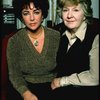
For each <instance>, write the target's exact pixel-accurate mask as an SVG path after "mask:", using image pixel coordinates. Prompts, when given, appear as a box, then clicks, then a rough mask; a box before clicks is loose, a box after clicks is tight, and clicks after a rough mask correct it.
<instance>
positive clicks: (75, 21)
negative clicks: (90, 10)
mask: <svg viewBox="0 0 100 100" xmlns="http://www.w3.org/2000/svg"><path fill="white" fill-rule="evenodd" d="M62 19H63V21H64V23H65V25H66V26H67V27H68V28H69V29H72V30H77V29H78V28H79V26H80V25H81V23H82V22H83V21H84V20H85V16H84V12H83V10H82V7H81V5H80V4H78V5H70V6H67V7H66V6H65V7H63V9H62Z"/></svg>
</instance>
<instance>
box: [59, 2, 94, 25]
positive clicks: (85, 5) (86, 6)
mask: <svg viewBox="0 0 100 100" xmlns="http://www.w3.org/2000/svg"><path fill="white" fill-rule="evenodd" d="M78 4H81V6H82V10H83V12H84V16H85V17H86V21H87V23H90V22H91V19H92V17H93V10H92V8H91V0H58V6H57V13H58V15H59V16H60V17H61V18H62V9H63V7H64V6H69V5H78Z"/></svg>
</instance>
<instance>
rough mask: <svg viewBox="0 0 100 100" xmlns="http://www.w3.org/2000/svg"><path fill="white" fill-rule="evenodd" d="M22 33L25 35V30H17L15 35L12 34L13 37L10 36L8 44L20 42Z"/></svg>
mask: <svg viewBox="0 0 100 100" xmlns="http://www.w3.org/2000/svg"><path fill="white" fill-rule="evenodd" d="M23 33H25V29H24V28H22V29H18V30H17V31H16V32H15V33H14V35H13V36H11V37H10V38H9V40H8V41H9V42H18V41H21V40H22V37H23V36H22V35H23Z"/></svg>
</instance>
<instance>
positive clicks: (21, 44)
mask: <svg viewBox="0 0 100 100" xmlns="http://www.w3.org/2000/svg"><path fill="white" fill-rule="evenodd" d="M44 32H45V40H44V46H43V50H42V52H41V53H38V51H37V50H36V49H35V47H34V46H33V44H32V43H31V41H30V39H29V37H28V35H27V31H26V29H25V28H23V29H21V30H19V31H18V32H17V33H16V34H15V35H13V36H12V37H11V38H10V39H9V41H8V46H7V61H8V71H9V78H10V81H11V82H12V84H13V86H14V88H15V89H16V90H17V91H18V92H19V93H20V94H21V95H22V94H23V92H25V91H26V90H28V88H27V83H26V81H28V82H31V83H45V82H51V81H52V79H53V78H55V77H56V73H54V72H53V70H54V68H55V67H56V54H57V51H58V47H59V39H60V33H59V32H58V31H55V30H53V29H50V28H47V27H44Z"/></svg>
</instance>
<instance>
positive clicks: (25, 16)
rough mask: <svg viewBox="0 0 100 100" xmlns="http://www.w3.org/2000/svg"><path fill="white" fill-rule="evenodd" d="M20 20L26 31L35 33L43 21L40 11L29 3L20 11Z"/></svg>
mask: <svg viewBox="0 0 100 100" xmlns="http://www.w3.org/2000/svg"><path fill="white" fill-rule="evenodd" d="M22 20H23V22H24V24H25V25H26V27H27V28H28V29H30V30H32V31H35V30H37V29H38V28H39V27H40V25H41V23H42V21H43V15H42V10H41V9H37V8H35V6H34V4H33V3H30V6H28V7H27V8H24V9H23V10H22Z"/></svg>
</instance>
